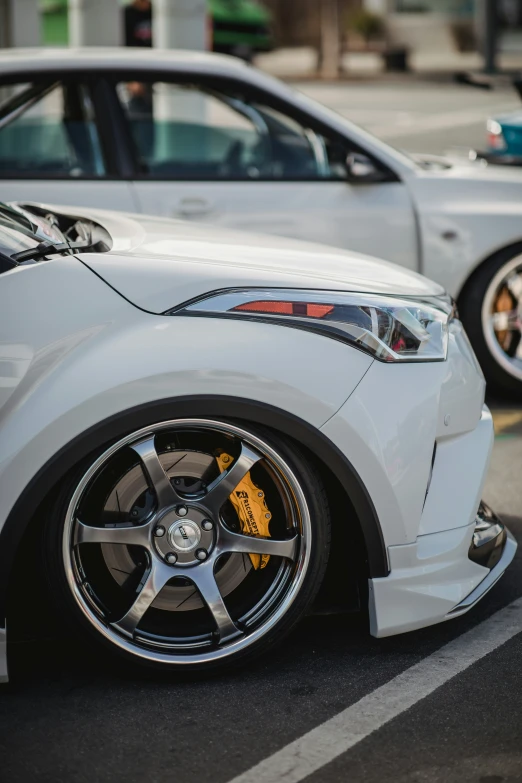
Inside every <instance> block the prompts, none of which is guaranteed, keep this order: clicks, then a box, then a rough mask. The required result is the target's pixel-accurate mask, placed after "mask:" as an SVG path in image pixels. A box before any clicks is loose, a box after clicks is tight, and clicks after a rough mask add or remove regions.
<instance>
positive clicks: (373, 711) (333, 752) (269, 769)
mask: <svg viewBox="0 0 522 783" xmlns="http://www.w3.org/2000/svg"><path fill="white" fill-rule="evenodd" d="M521 632H522V598H518V599H517V600H516V601H513V603H511V604H509V605H508V606H506V607H505V608H504V609H501V610H500V611H499V612H497V613H496V614H494V615H493V616H492V617H490V618H489V619H488V620H485V621H484V622H482V623H480V624H479V625H477V626H475V627H474V628H472V629H471V630H470V631H468V632H467V633H465V634H463V635H462V636H459V637H458V638H457V639H455V640H454V641H452V642H449V644H446V645H445V646H444V647H442V648H441V649H440V650H437V651H436V652H434V653H433V654H432V655H430V656H428V657H427V658H425V659H424V660H422V661H420V662H419V663H417V664H415V666H412V667H410V668H409V669H407V670H406V671H404V672H402V673H401V674H399V675H398V676H397V677H394V678H393V680H390V682H387V683H386V684H385V685H382V686H381V687H380V688H377V689H376V690H375V691H373V692H372V693H370V694H368V696H365V697H364V698H362V699H360V701H358V702H356V703H355V704H353V705H352V706H351V707H348V708H347V709H346V710H343V711H342V712H340V713H338V714H337V715H335V716H334V717H333V718H331V719H330V720H328V721H326V722H325V723H322V724H321V725H320V726H317V728H315V729H312V731H309V732H308V733H307V734H305V735H303V736H302V737H300V738H299V739H297V740H295V741H294V742H292V743H290V744H289V745H287V746H286V747H284V748H282V749H281V750H280V751H278V752H277V753H274V754H273V755H272V756H269V757H268V758H267V759H265V760H264V761H261V762H260V763H259V764H257V765H256V766H255V767H252V768H251V769H249V770H248V771H247V772H245V773H243V774H242V775H239V776H238V777H236V778H234V779H233V780H232V781H230V783H279V781H281V780H284V781H285V783H298V781H300V780H303V778H306V777H307V776H308V775H311V774H312V773H313V772H316V771H317V770H319V769H321V767H323V766H324V765H325V764H328V763H329V762H331V761H333V760H334V759H336V758H337V757H338V756H340V755H341V754H343V753H345V752H346V751H347V750H350V748H353V747H354V745H357V743H359V742H360V741H361V740H363V739H365V738H366V737H368V736H369V735H370V734H372V733H373V732H374V731H377V730H378V729H380V728H381V726H384V725H385V724H386V723H388V722H389V721H391V720H393V718H396V717H397V716H398V715H401V714H402V713H403V712H405V711H406V710H408V709H409V708H410V707H413V706H414V705H415V704H417V702H419V701H421V699H424V698H426V696H429V695H430V694H431V693H433V691H435V690H436V689H437V688H440V686H441V685H444V684H445V683H446V682H448V681H449V680H451V679H452V678H453V677H455V676H456V675H458V674H460V673H461V672H463V671H465V670H466V669H467V668H468V667H470V666H472V665H473V664H474V663H476V662H477V661H479V660H480V659H481V658H483V657H484V656H485V655H488V654H489V653H492V652H493V651H494V650H496V649H497V648H498V647H500V646H501V645H503V644H505V643H506V642H508V641H509V640H510V639H512V638H513V637H514V636H516V635H517V634H519V633H521Z"/></svg>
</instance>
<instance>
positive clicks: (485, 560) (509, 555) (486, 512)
mask: <svg viewBox="0 0 522 783" xmlns="http://www.w3.org/2000/svg"><path fill="white" fill-rule="evenodd" d="M517 547H518V544H517V542H516V541H515V539H514V537H513V536H512V534H511V533H510V532H509V530H508V529H507V528H506V527H505V526H504V525H503V524H502V522H501V521H500V519H499V518H498V517H497V516H496V514H495V513H494V512H493V511H491V509H490V508H488V506H486V504H485V503H481V504H480V506H479V510H478V513H477V519H476V521H475V532H474V533H473V538H472V539H471V545H470V548H469V559H470V560H472V561H473V562H475V563H479V564H481V565H483V566H484V567H486V568H489V569H490V571H489V574H488V575H487V576H486V578H485V579H483V580H482V582H480V584H479V585H477V587H476V588H475V589H474V590H472V591H471V593H470V594H469V595H467V596H466V598H464V600H463V601H461V602H460V603H459V604H457V606H456V607H455V608H454V609H452V610H451V612H449V613H448V615H447V619H451V618H452V617H458V616H459V615H461V614H464V613H465V612H467V611H469V610H470V609H471V608H472V607H473V606H475V604H476V603H478V601H480V599H481V598H482V597H483V596H484V595H486V593H487V592H488V591H489V590H491V588H492V587H493V585H495V584H496V583H497V582H498V580H499V579H500V577H501V576H502V575H503V574H504V572H505V570H506V568H507V567H508V565H509V564H510V563H511V561H512V560H513V558H514V557H515V553H516V551H517Z"/></svg>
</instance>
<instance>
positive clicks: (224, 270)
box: [53, 206, 443, 313]
mask: <svg viewBox="0 0 522 783" xmlns="http://www.w3.org/2000/svg"><path fill="white" fill-rule="evenodd" d="M53 208H54V209H55V210H56V211H58V212H60V211H64V210H66V207H58V206H56V207H53ZM83 214H86V215H89V216H90V217H91V218H92V219H93V220H95V221H98V222H99V223H101V224H102V225H103V226H104V227H105V228H106V229H107V230H108V231H109V233H111V234H112V235H116V236H117V238H116V240H115V242H114V245H113V248H112V251H111V252H110V253H89V254H87V255H85V256H84V257H83V260H84V262H85V263H86V264H88V266H90V267H91V269H93V270H94V271H95V272H96V273H97V274H99V275H101V276H102V277H103V278H104V280H106V281H107V282H108V283H109V284H110V285H112V286H114V287H115V288H117V289H118V291H120V292H121V293H122V294H123V296H125V297H126V298H127V299H129V300H130V301H131V302H133V303H134V304H137V305H138V306H139V307H141V308H143V309H144V310H148V311H150V312H155V313H162V312H165V311H166V310H169V309H171V308H173V307H174V306H176V305H179V304H181V303H182V302H185V301H187V300H189V299H192V298H194V297H197V296H201V295H202V294H205V293H207V292H209V291H212V290H217V289H220V288H224V287H227V286H231V287H238V286H250V287H255V286H263V285H265V286H266V285H270V286H273V287H278V288H284V287H291V288H295V287H299V288H323V289H327V290H340V291H373V292H379V293H381V294H398V295H403V296H420V297H423V296H434V295H435V296H436V295H440V294H441V293H443V289H442V287H441V286H438V285H437V284H436V283H433V282H431V281H430V280H427V279H426V278H424V277H421V276H420V275H417V274H415V273H411V272H407V271H403V270H401V269H400V268H397V266H395V265H392V264H389V263H386V262H383V261H380V260H378V259H375V258H369V257H367V256H362V255H359V254H357V253H354V252H348V251H343V250H338V249H336V248H332V247H327V246H321V245H313V244H309V243H300V242H296V241H295V240H288V241H287V240H285V239H280V238H275V237H271V236H268V235H259V236H255V237H253V236H252V235H248V234H243V233H240V232H237V231H232V230H227V229H216V228H214V229H213V230H212V231H211V232H210V233H209V230H208V226H199V225H194V224H192V223H183V222H173V221H170V220H162V219H159V218H152V217H147V216H143V217H142V216H139V217H138V216H137V215H119V214H116V213H110V212H101V211H98V210H92V209H91V210H83ZM254 242H255V244H254ZM144 259H147V263H146V264H144V263H143V260H144Z"/></svg>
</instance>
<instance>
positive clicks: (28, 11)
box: [0, 0, 42, 47]
mask: <svg viewBox="0 0 522 783" xmlns="http://www.w3.org/2000/svg"><path fill="white" fill-rule="evenodd" d="M40 25H41V22H40V8H39V6H38V1H37V0H0V46H2V47H3V46H40V44H41V42H42V41H41V26H40Z"/></svg>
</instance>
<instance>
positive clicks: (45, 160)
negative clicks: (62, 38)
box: [0, 73, 138, 211]
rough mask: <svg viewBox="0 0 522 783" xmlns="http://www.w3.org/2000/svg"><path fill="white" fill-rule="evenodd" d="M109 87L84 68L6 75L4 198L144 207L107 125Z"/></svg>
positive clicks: (1, 135) (1, 154) (0, 103)
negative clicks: (70, 72) (126, 175)
mask: <svg viewBox="0 0 522 783" xmlns="http://www.w3.org/2000/svg"><path fill="white" fill-rule="evenodd" d="M103 88H104V83H103V82H102V81H99V80H98V81H96V82H95V81H91V80H90V79H88V78H87V77H82V76H81V75H75V76H74V77H65V78H62V77H61V76H60V75H58V74H51V73H49V74H45V75H41V74H40V75H39V76H38V77H37V78H34V79H33V78H32V77H29V78H28V76H27V75H24V76H23V77H22V76H21V77H19V78H18V79H17V78H16V77H10V78H9V80H2V81H0V201H12V200H24V201H43V202H48V203H54V204H62V205H66V206H68V205H71V206H75V205H76V206H91V207H106V208H113V209H114V208H117V209H123V210H131V211H136V209H137V208H138V205H137V203H136V201H135V199H134V191H133V188H132V185H131V184H130V183H129V182H128V181H125V180H123V179H121V171H120V170H119V166H118V160H117V159H116V157H115V155H114V154H112V149H111V147H114V146H115V144H114V142H113V140H112V138H111V137H110V136H109V137H107V134H105V135H103V134H102V133H101V131H100V122H99V117H100V115H101V116H102V117H104V119H105V120H106V115H105V111H104V107H103V96H102V92H103ZM106 124H107V123H106Z"/></svg>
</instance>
